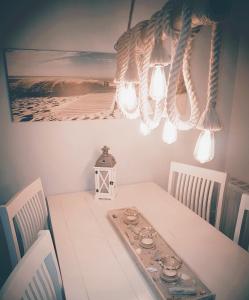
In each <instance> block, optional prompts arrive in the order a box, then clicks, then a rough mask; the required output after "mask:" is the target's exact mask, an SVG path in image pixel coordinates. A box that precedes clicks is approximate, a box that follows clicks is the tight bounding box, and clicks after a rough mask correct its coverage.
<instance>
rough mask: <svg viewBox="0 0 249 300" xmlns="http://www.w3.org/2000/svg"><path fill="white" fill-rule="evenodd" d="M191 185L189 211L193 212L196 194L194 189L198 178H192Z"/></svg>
mask: <svg viewBox="0 0 249 300" xmlns="http://www.w3.org/2000/svg"><path fill="white" fill-rule="evenodd" d="M193 178H194V179H193V184H192V190H191V197H190V209H191V210H193V211H194V207H195V193H196V187H197V180H198V177H196V176H193Z"/></svg>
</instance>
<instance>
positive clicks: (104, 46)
mask: <svg viewBox="0 0 249 300" xmlns="http://www.w3.org/2000/svg"><path fill="white" fill-rule="evenodd" d="M129 3H130V1H128V0H127V1H123V0H119V1H118V0H112V1H94V0H91V1H77V0H60V1H59V0H54V1H43V2H41V1H31V0H25V1H18V0H16V1H14V0H10V1H8V2H7V1H6V6H5V9H3V10H2V11H1V20H2V22H3V26H1V34H2V37H1V46H2V47H13V48H36V49H59V50H93V51H94V50H96V51H113V44H114V42H115V41H116V39H117V37H119V36H120V35H121V33H122V32H123V31H124V29H125V28H126V26H127V16H128V10H129ZM163 3H164V0H157V1H149V0H137V2H136V7H135V12H134V23H136V22H137V21H138V20H142V19H145V18H147V17H149V16H150V15H151V14H152V13H153V12H154V11H155V10H157V9H159V8H160V7H161V6H162V4H163ZM224 29H225V36H224V41H223V49H222V56H221V73H220V89H219V100H218V101H219V104H218V111H219V113H220V116H221V119H222V122H223V125H224V130H223V131H222V132H220V133H218V134H217V135H216V154H215V159H214V160H213V161H212V162H211V163H208V164H206V165H205V167H208V168H214V169H219V170H224V168H225V155H224V151H225V149H226V147H227V135H228V128H229V121H230V114H231V107H232V100H233V89H234V80H235V72H234V70H235V67H236V59H237V44H238V34H237V32H236V31H234V30H233V26H232V24H231V23H229V22H228V23H226V24H224ZM209 47H210V31H209V29H204V30H203V31H202V32H201V33H200V34H199V35H198V37H197V40H196V47H195V50H194V54H193V64H192V65H193V77H194V82H195V86H196V91H197V95H198V98H199V99H200V102H201V107H202V109H203V108H204V105H205V101H206V88H207V74H208V60H209ZM138 127H139V121H129V120H125V119H121V120H96V121H67V122H37V123H12V122H11V119H10V111H9V104H8V96H7V86H6V75H5V70H4V66H3V56H2V55H1V57H0V203H4V202H6V201H7V200H8V199H9V198H10V197H11V196H12V195H13V194H14V193H16V192H17V191H18V190H20V189H21V188H23V187H24V186H25V185H27V184H28V183H30V182H31V181H32V180H34V179H35V178H36V177H38V176H40V177H41V178H42V182H43V185H44V189H45V192H46V193H47V194H54V193H64V192H72V191H79V190H83V189H91V188H93V184H94V182H93V171H92V167H93V164H94V163H95V160H96V158H97V157H98V155H99V154H100V148H101V147H102V146H103V145H104V144H106V145H108V146H110V148H111V152H112V153H113V155H114V156H115V157H116V159H117V162H118V183H119V184H125V183H130V182H139V181H147V180H152V181H155V182H157V183H159V184H160V185H162V186H163V187H166V184H167V178H168V171H169V164H170V161H171V160H177V161H181V162H185V163H190V164H196V165H198V163H197V162H196V161H195V160H194V158H193V150H194V146H195V142H196V139H197V136H198V134H199V132H198V130H193V131H190V132H186V133H185V132H180V133H179V137H178V142H177V143H175V144H173V145H170V146H168V145H165V144H163V142H162V141H161V131H162V126H161V127H160V128H158V129H157V130H155V131H154V132H153V133H152V134H151V135H150V136H148V137H143V136H142V135H140V133H139V130H138ZM1 249H2V250H1V251H3V247H1ZM3 255H4V254H2V257H3ZM0 256H1V253H0Z"/></svg>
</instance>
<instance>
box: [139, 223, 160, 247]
mask: <svg viewBox="0 0 249 300" xmlns="http://www.w3.org/2000/svg"><path fill="white" fill-rule="evenodd" d="M156 234H157V233H156V231H155V230H154V229H153V228H152V227H144V228H142V229H141V230H140V232H139V244H140V246H141V247H143V248H146V249H151V248H153V247H154V246H155V236H156Z"/></svg>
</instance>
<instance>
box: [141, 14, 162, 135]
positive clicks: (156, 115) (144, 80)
mask: <svg viewBox="0 0 249 300" xmlns="http://www.w3.org/2000/svg"><path fill="white" fill-rule="evenodd" d="M163 14H164V11H163V10H160V11H158V12H156V13H155V14H154V15H153V16H152V17H151V19H150V22H149V23H148V25H147V26H146V31H145V35H144V40H143V41H144V47H143V59H142V62H141V73H140V116H141V119H142V121H143V122H144V123H145V124H146V126H147V127H149V128H150V129H153V128H155V127H157V126H158V125H159V122H160V120H161V117H162V114H163V108H164V107H163V106H164V105H163V103H164V99H163V100H162V101H160V102H157V103H155V105H154V106H155V107H154V110H152V106H151V104H150V102H149V96H148V73H149V65H150V57H151V52H152V49H153V45H154V43H155V38H154V37H155V35H156V37H157V38H161V34H162V25H163V18H162V16H163ZM151 112H152V116H150V115H151Z"/></svg>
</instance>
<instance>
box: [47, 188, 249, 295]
mask: <svg viewBox="0 0 249 300" xmlns="http://www.w3.org/2000/svg"><path fill="white" fill-rule="evenodd" d="M48 205H49V210H50V214H51V221H52V228H53V233H54V238H55V244H56V248H57V253H58V258H59V264H60V268H61V272H62V279H63V284H64V288H65V293H66V298H67V300H85V299H90V300H133V299H136V300H137V299H140V300H152V299H154V300H155V299H157V297H156V295H155V294H154V293H153V291H152V289H151V288H150V286H149V285H148V283H147V281H146V280H145V279H144V277H143V275H142V273H141V272H140V271H139V269H138V267H137V266H136V264H135V262H134V260H133V258H132V257H131V256H130V255H129V253H128V251H127V249H126V247H125V246H124V244H123V243H122V241H121V239H120V238H119V236H118V234H117V233H116V231H115V230H114V228H113V227H112V225H111V224H110V223H109V221H108V219H107V217H106V213H107V211H108V210H109V209H114V208H122V207H129V206H136V207H137V208H138V209H139V210H140V211H141V212H142V213H143V215H144V216H145V217H146V218H147V219H148V220H149V221H150V222H151V224H152V225H153V226H154V227H155V228H156V230H157V231H159V233H160V234H161V235H162V237H163V238H164V239H165V240H166V241H167V242H168V244H169V245H170V246H171V247H172V248H173V249H174V250H175V252H176V253H177V254H178V255H179V256H180V257H181V258H182V259H183V260H184V261H185V262H186V263H187V264H188V265H189V266H190V267H191V268H192V270H194V271H195V272H196V273H197V275H198V276H199V278H200V279H201V280H202V281H203V282H204V283H205V284H206V285H207V287H208V288H209V289H210V290H211V291H212V292H214V293H216V299H217V300H235V299H236V300H248V299H249V253H247V252H246V251H245V250H243V249H242V248H240V247H239V246H237V245H236V244H235V243H233V242H232V241H231V240H229V239H228V238H227V237H226V236H224V235H223V234H222V233H220V232H219V231H217V230H216V229H215V228H214V227H212V226H211V225H209V224H208V223H207V222H206V221H204V220H202V219H201V218H200V217H198V216H197V215H196V214H194V213H193V212H192V211H190V210H189V209H188V208H186V207H185V206H183V205H182V204H181V203H179V202H178V201H177V200H175V199H174V198H173V197H171V196H170V195H169V194H168V193H167V192H166V191H164V190H163V189H162V188H160V187H159V186H158V185H156V184H154V183H139V184H134V185H129V186H121V187H119V189H118V195H117V198H116V199H115V200H113V201H110V200H95V199H94V197H93V194H92V193H90V192H81V193H74V194H62V195H55V196H50V197H48Z"/></svg>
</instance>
